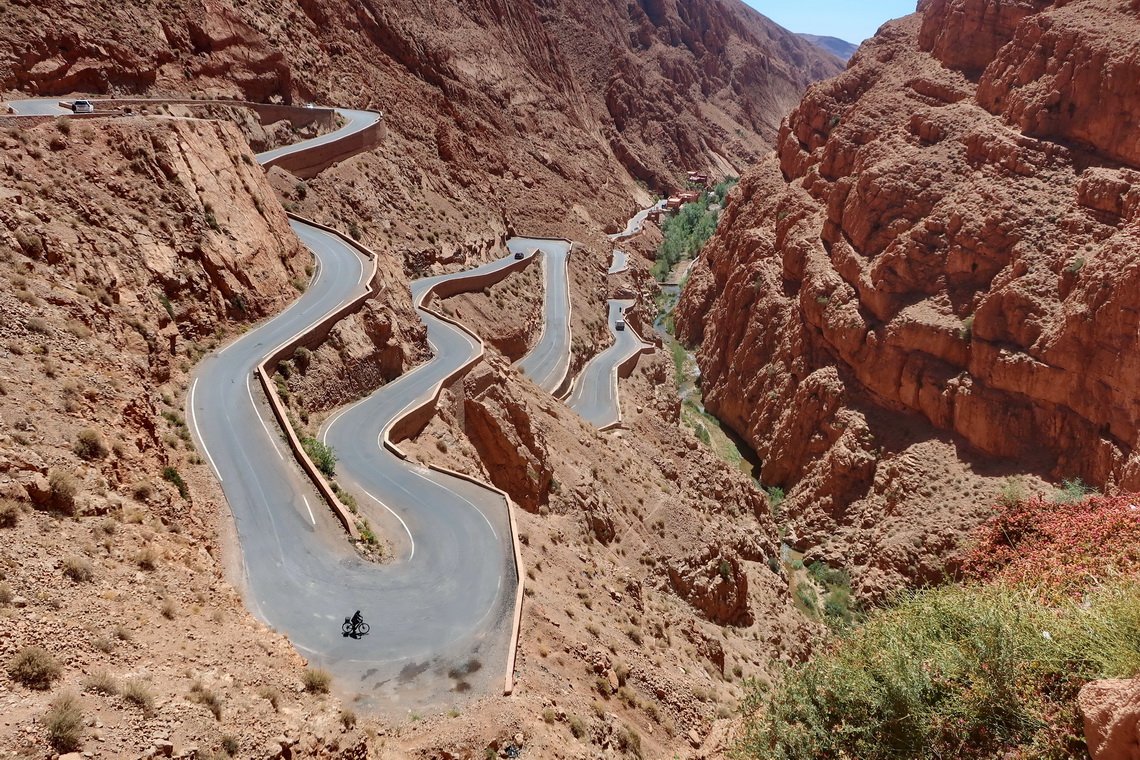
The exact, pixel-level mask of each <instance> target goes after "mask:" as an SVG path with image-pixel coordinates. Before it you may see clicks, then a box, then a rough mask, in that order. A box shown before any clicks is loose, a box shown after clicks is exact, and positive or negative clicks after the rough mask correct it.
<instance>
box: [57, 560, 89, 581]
mask: <svg viewBox="0 0 1140 760" xmlns="http://www.w3.org/2000/svg"><path fill="white" fill-rule="evenodd" d="M63 574H64V575H66V576H67V577H68V578H70V579H71V580H73V581H75V582H76V583H86V582H87V581H89V580H91V579H92V578H94V577H95V568H94V567H93V566H92V565H91V562H90V561H89V560H87V559H84V558H83V557H68V558H67V559H65V560H64V561H63Z"/></svg>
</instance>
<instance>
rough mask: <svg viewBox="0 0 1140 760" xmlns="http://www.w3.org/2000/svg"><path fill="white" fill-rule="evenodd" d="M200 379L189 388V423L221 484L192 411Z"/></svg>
mask: <svg viewBox="0 0 1140 760" xmlns="http://www.w3.org/2000/svg"><path fill="white" fill-rule="evenodd" d="M200 379H201V378H197V377H196V378H194V384H193V385H191V386H190V401H189V403H188V404H187V407H188V408H189V409H190V421H191V422H193V423H194V433H195V434H196V435H197V436H198V445H199V446H201V447H202V453H204V454H205V455H206V459H207V460H209V462H210V468H211V469H212V470H213V471H214V477H215V478H217V479H218V482H219V483H221V482H222V473H220V472H219V471H218V466H217V465H216V464H214V458H213V457H212V456H210V450H209V449H207V448H206V439H205V438H203V437H202V431H201V430H199V429H198V414H197V412H195V411H194V391H196V390H198V380H200Z"/></svg>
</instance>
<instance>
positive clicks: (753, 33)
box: [0, 0, 840, 214]
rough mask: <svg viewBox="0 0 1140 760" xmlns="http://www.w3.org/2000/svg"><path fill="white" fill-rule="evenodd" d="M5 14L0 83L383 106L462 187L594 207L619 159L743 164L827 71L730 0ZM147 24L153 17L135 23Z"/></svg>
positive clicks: (80, 6)
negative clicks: (528, 193) (546, 187)
mask: <svg viewBox="0 0 1140 760" xmlns="http://www.w3.org/2000/svg"><path fill="white" fill-rule="evenodd" d="M6 15H10V16H11V17H12V24H11V26H10V27H9V28H8V30H7V31H6V32H4V33H0V88H3V89H6V90H10V89H20V90H22V91H25V92H30V93H33V94H57V93H67V92H73V91H90V92H92V93H104V94H105V93H112V92H131V93H153V92H160V91H175V92H177V91H184V90H185V89H187V88H192V89H195V90H200V91H205V92H207V93H214V94H230V95H241V96H243V97H246V98H249V99H253V100H265V99H274V98H276V99H283V100H285V101H294V100H311V99H319V100H321V101H328V102H334V103H336V104H338V105H357V106H369V107H375V108H380V109H382V110H384V111H385V112H387V113H388V114H389V118H390V119H391V125H392V126H393V127H394V128H395V130H396V131H398V132H401V133H404V134H407V135H408V136H409V137H411V138H412V139H413V141H414V142H416V143H418V146H417V147H418V148H419V149H420V151H423V155H422V158H424V159H436V158H437V157H438V158H439V159H442V161H443V162H444V163H446V164H458V165H459V167H457V168H456V171H457V172H458V173H459V174H461V175H464V176H462V177H457V179H462V180H465V181H464V182H463V184H464V185H465V186H466V185H469V184H471V183H473V182H474V183H476V184H477V185H478V190H480V191H482V192H484V193H486V192H491V193H494V192H495V190H493V189H492V188H489V187H487V185H486V183H485V180H484V179H483V178H482V177H479V178H477V177H474V176H471V174H472V169H475V170H476V172H477V173H478V174H483V175H484V176H485V175H486V174H490V175H492V176H494V177H497V178H503V179H509V178H510V174H509V173H510V172H513V173H514V174H516V175H518V176H520V177H521V176H524V175H525V176H527V177H529V178H530V183H529V184H527V185H526V187H527V188H530V187H531V186H532V185H533V183H534V182H535V181H537V182H539V184H543V180H544V179H545V177H544V175H546V174H548V173H553V174H555V175H558V176H560V177H562V178H563V179H566V180H568V181H569V183H570V184H571V185H573V194H574V195H581V196H586V197H587V198H589V200H590V202H592V203H595V204H598V203H600V204H603V207H604V208H605V209H606V211H608V212H609V213H610V214H612V213H613V208H612V207H613V205H615V204H619V203H621V202H628V201H627V200H626V197H620V198H619V197H606V196H608V195H610V194H611V193H613V192H614V191H616V190H618V189H620V188H622V186H623V180H622V179H621V178H620V177H619V174H618V170H619V168H620V167H621V166H623V165H624V166H625V167H627V168H629V169H630V170H631V171H632V172H633V174H634V175H635V176H636V177H637V178H639V179H641V180H644V181H646V182H647V183H649V184H650V185H653V186H657V185H660V186H663V187H664V186H669V185H671V184H674V183H676V182H678V181H679V180H680V179H681V178H683V176H684V170H686V169H712V170H717V171H729V170H733V169H734V168H735V167H743V166H745V165H747V163H748V162H750V161H751V160H754V159H755V158H756V157H757V156H758V155H759V153H760V152H761V151H762V150H763V149H765V146H766V144H768V143H769V142H770V141H771V139H773V138H774V137H775V133H776V129H777V127H778V124H779V121H780V119H781V118H782V117H783V116H784V114H786V113H787V111H788V110H789V109H790V108H791V107H792V106H793V105H794V104H795V102H796V100H797V99H798V98H799V96H800V95H801V94H802V91H803V89H804V88H805V87H806V86H807V84H809V83H810V82H812V81H815V80H817V79H820V78H822V77H825V76H830V75H833V74H835V73H837V72H838V71H839V70H840V65H839V62H838V61H837V60H836V59H834V58H832V57H831V56H829V55H828V54H827V53H825V52H822V51H820V50H818V49H817V48H815V47H813V46H812V45H810V44H808V43H806V42H804V41H803V40H800V39H799V38H798V37H796V36H795V35H792V34H790V33H788V32H786V31H785V30H783V29H781V28H780V27H778V26H776V25H775V24H773V23H772V22H770V21H768V20H767V19H765V18H764V17H762V16H760V14H758V13H756V12H755V11H753V10H751V9H750V8H748V7H747V6H745V5H743V4H742V3H740V2H739V0H699V2H693V3H680V2H677V0H665V1H664V2H660V1H658V2H650V1H649V0H642V1H641V2H638V3H630V4H628V5H627V4H626V3H618V2H616V0H610V1H609V2H606V3H602V4H597V3H587V2H582V0H561V1H560V2H549V1H547V2H536V1H535V0H516V1H515V2H505V1H504V0H477V1H476V2H469V3H463V4H460V5H456V4H455V3H445V2H439V1H438V0H433V1H432V2H412V1H411V0H397V1H396V2H389V3H376V2H373V1H372V0H362V2H352V3H350V2H346V0H305V1H304V2H293V1H292V0H291V1H290V2H286V3H284V4H281V3H278V2H270V1H269V0H252V1H251V2H240V3H235V4H230V3H228V2H224V1H223V0H178V1H177V2H172V3H164V4H163V6H162V8H161V9H152V8H150V7H149V4H148V3H142V2H127V3H122V4H116V5H115V6H114V7H112V8H109V9H104V8H103V7H102V5H101V4H97V3H67V2H62V1H60V0H49V1H48V2H45V3H35V4H28V3H19V2H17V3H13V4H12V5H11V7H10V8H9V13H8V14H6ZM143 17H150V18H155V21H154V22H153V23H151V24H145V25H139V24H138V23H137V21H136V19H138V18H143ZM757 134H759V138H758V137H757ZM437 154H438V155H437ZM439 173H440V174H441V175H444V176H446V174H447V172H446V171H442V172H439ZM505 175H506V176H505ZM626 181H628V180H626ZM607 186H610V187H607ZM592 196H601V197H599V198H596V199H595V198H593V197H592ZM624 196H628V189H627V190H626V192H625V193H624Z"/></svg>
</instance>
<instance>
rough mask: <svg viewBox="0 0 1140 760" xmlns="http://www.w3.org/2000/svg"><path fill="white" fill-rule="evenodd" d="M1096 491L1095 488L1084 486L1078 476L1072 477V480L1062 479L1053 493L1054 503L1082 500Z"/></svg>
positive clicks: (1070, 502)
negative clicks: (1059, 485)
mask: <svg viewBox="0 0 1140 760" xmlns="http://www.w3.org/2000/svg"><path fill="white" fill-rule="evenodd" d="M1095 493H1096V489H1095V488H1091V487H1089V486H1086V485H1085V484H1084V482H1083V481H1082V480H1081V479H1080V478H1073V479H1072V480H1062V481H1061V487H1060V488H1059V489H1057V492H1056V493H1055V494H1053V503H1054V504H1072V503H1074V502H1078V501H1082V500H1083V499H1085V498H1086V497H1088V496H1091V495H1093V494H1095Z"/></svg>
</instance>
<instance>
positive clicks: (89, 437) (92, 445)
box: [72, 428, 108, 461]
mask: <svg viewBox="0 0 1140 760" xmlns="http://www.w3.org/2000/svg"><path fill="white" fill-rule="evenodd" d="M72 451H74V452H75V454H76V456H78V457H79V458H80V459H86V460H88V461H91V460H94V459H102V458H103V457H105V456H107V451H108V450H107V444H105V443H103V436H101V435H99V433H98V431H96V430H91V429H90V428H88V429H87V430H80V431H79V433H78V434H77V435H76V436H75V445H74V446H72Z"/></svg>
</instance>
